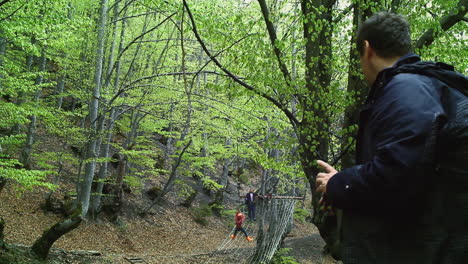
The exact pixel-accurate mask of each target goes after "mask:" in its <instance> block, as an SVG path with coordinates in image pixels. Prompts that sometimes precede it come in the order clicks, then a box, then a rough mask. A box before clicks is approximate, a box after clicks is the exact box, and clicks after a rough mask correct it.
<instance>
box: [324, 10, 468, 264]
mask: <svg viewBox="0 0 468 264" xmlns="http://www.w3.org/2000/svg"><path fill="white" fill-rule="evenodd" d="M357 47H358V50H359V52H360V59H361V66H362V70H363V73H364V77H365V80H366V82H367V83H368V84H369V85H370V86H371V89H370V92H369V95H368V98H367V100H366V103H365V105H364V107H363V109H362V111H361V113H360V120H359V132H358V137H357V147H356V164H357V165H356V166H354V167H351V168H346V169H344V170H342V171H340V172H337V171H336V170H335V169H334V168H333V167H331V166H330V165H329V164H327V163H325V162H323V161H317V163H318V165H319V166H320V167H321V168H322V169H323V170H324V171H325V172H323V173H319V174H318V175H317V179H316V186H317V191H318V192H322V193H325V194H326V196H324V197H326V199H325V201H324V202H326V203H329V204H331V205H333V206H335V207H337V208H341V209H343V222H342V234H341V235H342V258H343V262H344V263H345V264H349V263H356V264H371V263H372V264H384V263H385V264H387V263H388V264H394V263H398V264H406V263H407V264H427V263H434V264H435V263H453V264H458V263H463V262H462V261H463V260H462V259H463V258H464V257H466V255H467V253H466V252H467V251H468V248H466V246H467V243H468V241H465V242H467V243H465V245H453V240H452V238H451V237H450V235H449V234H450V232H448V231H447V228H446V227H447V225H446V222H447V221H452V220H448V219H445V218H444V206H447V205H446V204H445V205H444V204H443V202H442V201H444V199H441V197H444V195H445V194H446V193H447V192H448V190H445V191H444V190H443V189H441V187H440V186H441V181H443V179H438V178H437V174H436V169H435V168H434V167H433V166H431V157H432V156H433V154H434V153H433V152H434V148H433V147H431V146H434V142H431V141H434V136H433V135H434V134H435V131H436V130H437V129H436V127H437V124H436V123H437V120H438V117H440V116H441V115H443V114H444V110H443V108H442V104H441V99H440V98H441V93H442V87H443V86H444V85H443V83H442V82H440V81H439V80H437V79H434V78H431V77H427V76H423V75H419V74H410V73H400V74H397V75H395V74H393V71H394V70H395V69H396V68H398V67H399V66H401V65H404V64H409V63H414V62H417V61H419V60H420V59H419V56H417V55H415V54H412V53H410V49H411V38H410V32H409V25H408V22H407V21H406V20H405V19H404V18H403V17H401V16H399V15H396V14H390V13H377V14H375V15H374V16H372V17H371V18H369V19H368V20H367V21H365V22H364V23H363V24H362V26H361V28H360V29H359V31H358V35H357ZM465 224H467V223H465ZM457 247H458V248H457ZM463 247H465V248H463Z"/></svg>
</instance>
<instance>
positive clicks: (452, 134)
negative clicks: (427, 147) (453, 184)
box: [394, 61, 468, 192]
mask: <svg viewBox="0 0 468 264" xmlns="http://www.w3.org/2000/svg"><path fill="white" fill-rule="evenodd" d="M398 73H415V74H421V75H426V76H429V77H433V78H436V79H438V80H440V81H441V82H443V83H444V84H445V85H446V86H445V87H444V88H443V89H444V90H443V94H442V106H443V108H444V110H445V114H446V115H445V116H442V117H440V120H439V122H438V126H439V127H438V128H437V129H435V131H436V132H437V133H436V135H434V136H435V137H436V140H435V141H434V142H436V143H437V147H435V149H436V153H434V154H435V157H434V159H435V161H436V163H437V166H438V167H439V168H440V169H441V170H442V171H443V172H444V174H450V175H451V178H452V177H455V180H457V179H458V180H460V183H461V184H462V185H465V184H466V185H465V186H463V187H468V78H467V77H466V76H464V75H463V74H460V73H458V72H455V71H454V68H453V66H451V65H448V64H445V63H441V62H437V63H435V62H425V61H421V62H416V63H412V64H405V65H402V66H400V67H398V68H397V69H395V71H394V74H398ZM458 180H457V182H458ZM463 183H464V184H463ZM460 187H462V186H460ZM467 192H468V190H467Z"/></svg>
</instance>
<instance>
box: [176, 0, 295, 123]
mask: <svg viewBox="0 0 468 264" xmlns="http://www.w3.org/2000/svg"><path fill="white" fill-rule="evenodd" d="M183 2H184V6H185V8H186V9H187V13H188V14H189V17H190V21H191V23H192V31H193V33H194V34H195V37H196V38H197V40H198V42H199V43H200V45H201V46H202V48H203V50H204V51H205V53H206V55H207V56H208V57H210V59H211V60H212V61H213V62H214V63H215V64H216V65H217V66H218V67H219V68H220V69H221V70H222V71H223V72H225V73H226V74H227V75H228V76H229V77H231V78H232V79H233V80H234V81H235V82H237V83H238V84H240V85H242V86H243V87H244V88H246V89H247V90H250V91H252V92H254V93H256V94H257V95H259V96H261V97H263V98H265V99H267V100H268V101H270V102H272V103H273V104H274V105H275V106H277V107H278V108H279V109H280V110H281V111H282V112H283V113H284V114H285V115H286V116H287V117H288V119H289V121H290V122H291V124H292V125H293V127H294V128H296V127H297V125H298V124H299V121H298V120H297V119H296V117H295V116H294V115H293V114H292V113H291V111H289V109H287V108H286V106H284V105H283V104H281V103H280V102H278V101H277V100H276V99H275V98H273V97H271V96H269V95H268V94H266V93H265V92H262V91H259V90H257V89H255V88H254V87H253V86H251V85H249V84H247V83H246V82H244V81H242V80H241V79H239V78H238V77H237V76H235V75H234V74H232V73H231V72H230V71H228V70H227V69H226V68H224V67H223V65H222V64H221V63H220V62H219V61H218V60H217V59H216V57H214V56H213V55H212V54H211V52H210V51H209V50H208V48H207V47H206V45H205V43H204V42H203V40H202V39H201V37H200V35H199V34H198V31H197V27H196V24H195V20H194V18H193V15H192V12H191V11H190V9H189V7H188V4H187V1H186V0H183Z"/></svg>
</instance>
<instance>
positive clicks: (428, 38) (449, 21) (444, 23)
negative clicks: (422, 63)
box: [414, 0, 468, 49]
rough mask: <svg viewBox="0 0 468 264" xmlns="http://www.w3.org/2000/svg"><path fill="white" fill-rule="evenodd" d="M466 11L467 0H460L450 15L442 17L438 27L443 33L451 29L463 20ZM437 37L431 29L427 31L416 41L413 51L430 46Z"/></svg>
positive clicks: (467, 9) (467, 7)
mask: <svg viewBox="0 0 468 264" xmlns="http://www.w3.org/2000/svg"><path fill="white" fill-rule="evenodd" d="M467 11H468V0H460V1H459V2H458V4H457V7H456V9H455V10H453V11H452V12H451V13H450V14H448V15H446V16H443V17H442V18H441V19H440V21H439V23H440V27H441V28H442V30H443V31H447V30H449V29H450V28H451V27H453V26H454V25H455V24H456V23H458V22H460V21H462V20H464V19H465V15H466V13H467ZM436 37H437V33H436V32H435V30H434V29H433V28H430V29H428V30H427V31H426V32H424V34H423V35H422V36H421V37H420V38H419V39H418V41H417V42H416V44H415V45H414V48H415V49H421V48H423V47H424V46H426V47H427V46H430V45H431V44H432V43H433V42H434V40H435V38H436Z"/></svg>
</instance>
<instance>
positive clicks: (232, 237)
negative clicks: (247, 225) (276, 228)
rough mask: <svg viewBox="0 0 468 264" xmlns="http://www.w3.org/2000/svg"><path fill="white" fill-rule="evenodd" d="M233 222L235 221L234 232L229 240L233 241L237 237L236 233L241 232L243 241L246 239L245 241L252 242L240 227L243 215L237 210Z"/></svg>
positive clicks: (243, 219) (243, 218)
mask: <svg viewBox="0 0 468 264" xmlns="http://www.w3.org/2000/svg"><path fill="white" fill-rule="evenodd" d="M234 221H236V230H235V231H234V234H232V235H231V239H235V238H236V236H237V232H239V231H241V232H242V233H244V235H245V239H247V241H249V242H251V241H253V238H251V237H249V235H248V234H247V232H246V231H245V229H244V228H243V227H242V224H243V223H244V221H245V215H244V214H243V213H242V212H241V211H240V210H239V209H237V212H236V216H235V217H234Z"/></svg>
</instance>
